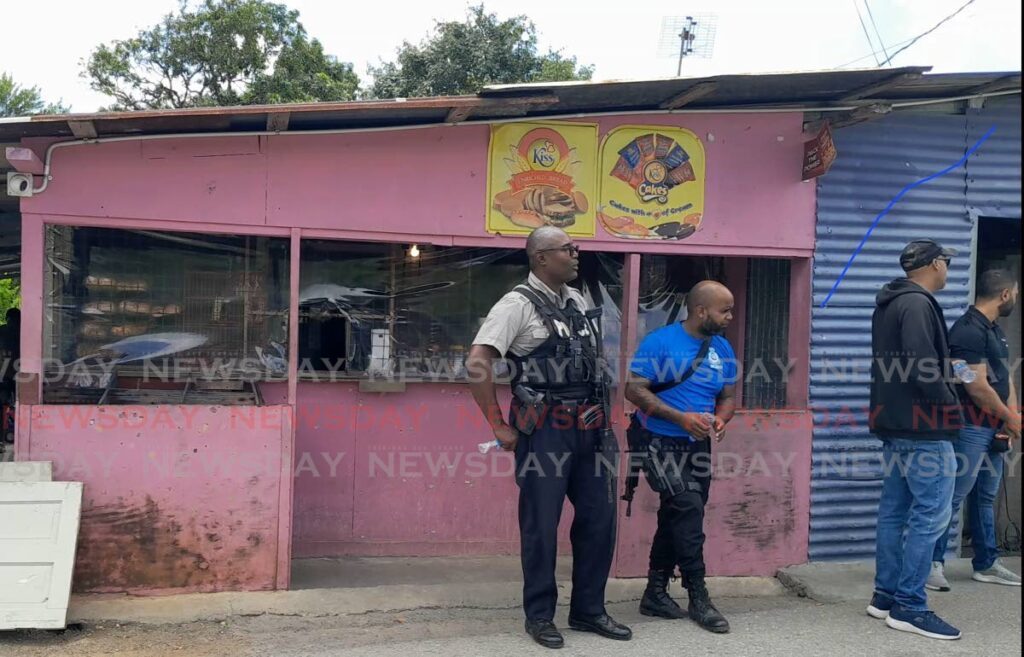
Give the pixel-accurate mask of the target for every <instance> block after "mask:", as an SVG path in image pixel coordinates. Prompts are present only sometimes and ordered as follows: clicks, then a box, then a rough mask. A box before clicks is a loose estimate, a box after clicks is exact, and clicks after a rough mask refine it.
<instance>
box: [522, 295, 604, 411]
mask: <svg viewBox="0 0 1024 657" xmlns="http://www.w3.org/2000/svg"><path fill="white" fill-rule="evenodd" d="M513 291H514V292H518V293H519V294H521V295H523V296H524V297H526V298H527V299H528V300H529V301H530V302H531V303H533V306H534V308H536V309H537V312H538V313H540V316H541V319H542V320H543V321H544V326H545V327H547V329H548V333H549V335H548V338H547V340H545V341H544V342H542V343H541V344H540V345H539V346H538V347H537V348H536V349H534V350H533V351H531V352H530V353H528V354H526V355H524V356H516V355H515V354H509V360H510V361H511V364H512V367H513V368H514V370H513V372H512V374H513V376H512V387H513V389H514V388H515V386H517V385H519V384H522V385H524V386H526V387H528V388H532V389H533V390H536V391H538V392H547V393H549V394H550V395H552V396H553V397H556V398H561V399H587V398H590V397H593V395H594V387H593V381H594V380H595V379H596V373H597V352H596V350H595V347H594V342H593V339H596V336H592V331H591V328H590V325H589V323H588V322H587V318H586V317H585V316H584V315H583V311H582V310H580V309H579V308H577V307H576V302H575V301H574V300H573V299H572V298H570V299H569V300H568V302H567V303H566V305H565V308H563V309H559V308H557V307H556V306H555V304H553V303H552V302H551V300H550V299H549V298H548V297H547V295H545V294H544V293H543V292H541V291H540V290H537V289H536V288H534V287H531V286H529V285H519V286H516V287H515V288H514V290H513Z"/></svg>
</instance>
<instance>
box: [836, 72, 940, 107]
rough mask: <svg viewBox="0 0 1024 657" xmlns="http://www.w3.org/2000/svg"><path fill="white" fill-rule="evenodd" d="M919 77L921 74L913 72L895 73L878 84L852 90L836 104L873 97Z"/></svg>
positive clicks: (874, 83)
mask: <svg viewBox="0 0 1024 657" xmlns="http://www.w3.org/2000/svg"><path fill="white" fill-rule="evenodd" d="M920 77H921V74H920V73H917V72H914V73H897V74H896V75H891V76H889V77H887V78H885V79H884V80H880V81H878V82H872V83H871V84H868V85H865V86H863V87H860V88H858V89H854V90H853V91H851V92H850V93H848V94H846V95H844V96H843V97H841V98H840V99H839V100H838V101H837V102H840V103H848V102H850V101H851V100H858V99H860V98H867V97H868V96H873V95H875V94H877V93H878V92H879V91H884V90H885V89H889V88H890V87H895V86H897V85H900V84H903V83H904V82H910V81H911V80H917V79H919V78H920Z"/></svg>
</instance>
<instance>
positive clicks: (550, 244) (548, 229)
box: [526, 226, 570, 268]
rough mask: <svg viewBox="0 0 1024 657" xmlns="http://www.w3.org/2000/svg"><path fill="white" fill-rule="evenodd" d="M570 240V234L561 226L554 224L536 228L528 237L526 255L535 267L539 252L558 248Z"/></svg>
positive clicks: (531, 265)
mask: <svg viewBox="0 0 1024 657" xmlns="http://www.w3.org/2000/svg"><path fill="white" fill-rule="evenodd" d="M569 241H570V240H569V235H568V234H567V233H566V232H565V231H564V230H562V229H561V228H556V227H554V226H541V227H540V228H534V229H533V232H531V233H530V236H529V237H527V238H526V257H527V258H529V259H530V267H531V268H532V267H533V265H534V262H535V261H536V259H537V254H538V252H540V251H543V250H544V249H554V248H558V247H559V246H562V245H563V244H565V243H566V242H569Z"/></svg>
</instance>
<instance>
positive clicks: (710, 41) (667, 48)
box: [658, 14, 718, 77]
mask: <svg viewBox="0 0 1024 657" xmlns="http://www.w3.org/2000/svg"><path fill="white" fill-rule="evenodd" d="M717 24H718V17H717V16H716V15H714V14H695V15H693V16H666V17H665V18H663V19H661V39H660V41H659V42H658V57H664V58H668V57H678V58H679V64H678V66H677V67H676V77H679V76H681V75H682V74H683V58H684V57H700V58H702V59H711V54H712V53H713V52H714V50H715V32H716V28H717Z"/></svg>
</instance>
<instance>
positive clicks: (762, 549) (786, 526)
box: [615, 412, 811, 577]
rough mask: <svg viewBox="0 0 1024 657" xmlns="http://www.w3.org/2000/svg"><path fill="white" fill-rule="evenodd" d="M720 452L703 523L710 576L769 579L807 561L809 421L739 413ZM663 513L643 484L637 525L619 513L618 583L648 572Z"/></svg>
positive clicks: (717, 451) (718, 447)
mask: <svg viewBox="0 0 1024 657" xmlns="http://www.w3.org/2000/svg"><path fill="white" fill-rule="evenodd" d="M714 449H715V451H714V453H713V454H712V463H713V464H715V465H716V470H715V474H714V477H715V479H714V481H713V482H712V485H711V498H710V500H709V503H708V507H707V511H706V513H707V515H706V518H705V522H704V527H705V533H706V535H707V543H706V545H705V549H704V559H705V562H706V564H707V568H708V573H709V574H710V575H725V576H734V575H761V576H771V575H774V574H775V571H776V570H778V569H779V568H780V567H782V566H787V565H791V564H798V563H804V562H806V561H807V534H808V527H809V525H808V523H809V518H810V516H809V513H810V470H811V465H810V464H811V416H810V414H809V413H805V412H792V413H755V412H741V413H739V414H737V416H736V417H735V418H734V419H733V421H732V422H731V423H730V426H729V431H728V436H727V438H726V439H725V440H724V441H723V442H721V443H719V444H718V445H716V446H715V448H714ZM719 466H720V467H719ZM657 509H658V498H657V496H656V495H654V493H652V492H651V490H650V488H649V487H648V486H647V484H646V483H645V482H641V485H640V487H639V488H637V495H636V499H635V500H634V502H633V516H632V518H626V517H625V508H624V507H623V508H622V509H621V511H622V513H621V514H620V520H619V523H620V524H619V543H618V548H617V549H618V559H617V561H616V573H615V574H616V575H617V576H619V577H640V576H643V575H645V574H646V573H647V566H648V555H649V553H650V548H651V539H652V538H653V537H654V530H655V528H656V526H657V517H656V514H657Z"/></svg>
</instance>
